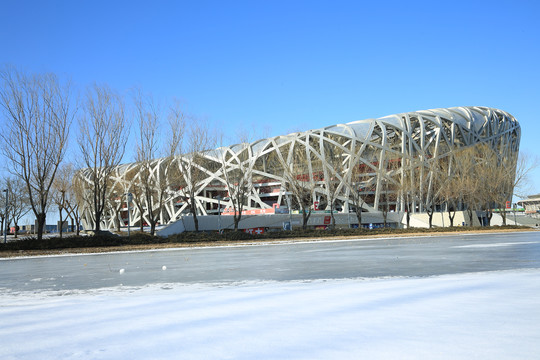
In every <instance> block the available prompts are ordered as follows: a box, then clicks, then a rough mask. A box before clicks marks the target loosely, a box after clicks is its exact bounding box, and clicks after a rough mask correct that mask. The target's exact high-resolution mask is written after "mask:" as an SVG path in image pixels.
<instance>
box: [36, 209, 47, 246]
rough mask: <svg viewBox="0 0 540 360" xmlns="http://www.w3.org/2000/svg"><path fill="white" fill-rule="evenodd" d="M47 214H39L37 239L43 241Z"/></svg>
mask: <svg viewBox="0 0 540 360" xmlns="http://www.w3.org/2000/svg"><path fill="white" fill-rule="evenodd" d="M46 216H47V215H46V214H43V213H41V214H37V216H36V217H37V219H36V220H37V239H38V241H39V240H42V239H43V230H44V229H45V218H46Z"/></svg>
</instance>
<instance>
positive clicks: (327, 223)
mask: <svg viewBox="0 0 540 360" xmlns="http://www.w3.org/2000/svg"><path fill="white" fill-rule="evenodd" d="M330 220H332V217H331V216H325V217H324V225H330Z"/></svg>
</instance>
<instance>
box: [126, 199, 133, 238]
mask: <svg viewBox="0 0 540 360" xmlns="http://www.w3.org/2000/svg"><path fill="white" fill-rule="evenodd" d="M131 200H133V194H132V193H127V208H128V237H130V235H131V233H130V227H129V225H130V222H131V220H130V215H129V213H130V212H131V208H130V206H129V205H130V204H131Z"/></svg>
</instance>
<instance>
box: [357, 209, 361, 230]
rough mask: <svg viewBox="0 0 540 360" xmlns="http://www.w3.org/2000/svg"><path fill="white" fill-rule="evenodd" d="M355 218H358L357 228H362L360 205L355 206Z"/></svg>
mask: <svg viewBox="0 0 540 360" xmlns="http://www.w3.org/2000/svg"><path fill="white" fill-rule="evenodd" d="M356 219H357V220H358V228H359V229H361V228H362V207H360V208H358V206H357V207H356Z"/></svg>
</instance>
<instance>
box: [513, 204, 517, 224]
mask: <svg viewBox="0 0 540 360" xmlns="http://www.w3.org/2000/svg"><path fill="white" fill-rule="evenodd" d="M516 210H517V204H514V225H517V220H516Z"/></svg>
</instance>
